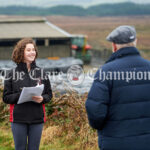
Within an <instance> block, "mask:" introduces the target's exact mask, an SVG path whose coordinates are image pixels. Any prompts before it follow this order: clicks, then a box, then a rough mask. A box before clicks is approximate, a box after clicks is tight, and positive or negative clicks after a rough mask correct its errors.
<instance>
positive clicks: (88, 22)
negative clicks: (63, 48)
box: [0, 16, 150, 150]
mask: <svg viewBox="0 0 150 150" xmlns="http://www.w3.org/2000/svg"><path fill="white" fill-rule="evenodd" d="M47 19H48V20H49V21H50V22H52V23H53V24H55V25H57V26H58V27H60V28H62V29H64V30H65V31H67V32H69V33H72V34H86V35H88V42H89V44H91V45H92V47H93V49H95V50H104V49H109V50H111V43H109V42H107V41H106V40H105V38H106V36H107V35H108V34H109V33H110V32H111V31H112V30H113V29H114V28H115V27H117V26H119V25H133V26H135V28H136V30H137V38H138V46H137V47H138V48H139V49H140V50H141V53H142V55H143V56H144V57H145V58H147V59H150V51H149V50H150V42H149V39H150V16H130V17H66V16H47ZM1 94H2V90H1V93H0V110H1V113H0V131H1V134H0V150H13V149H14V148H13V147H14V144H13V138H12V134H11V129H10V123H8V117H9V116H8V106H6V105H4V104H3V102H2V99H1ZM86 97H87V93H86V94H85V95H83V96H79V95H77V94H76V93H74V92H72V91H71V92H70V91H69V92H68V93H67V94H65V95H56V97H55V96H54V98H53V100H52V103H50V104H49V106H50V107H49V106H47V114H48V118H47V123H46V124H45V126H44V130H43V136H42V141H41V147H40V150H49V149H52V150H98V144H97V133H96V131H95V130H93V129H92V128H90V127H89V125H88V120H87V116H86V112H85V107H84V103H85V100H86ZM49 108H52V109H49Z"/></svg>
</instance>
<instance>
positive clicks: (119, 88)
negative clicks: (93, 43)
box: [86, 47, 150, 150]
mask: <svg viewBox="0 0 150 150" xmlns="http://www.w3.org/2000/svg"><path fill="white" fill-rule="evenodd" d="M111 72H112V73H113V74H111ZM104 73H105V74H104ZM119 73H120V78H119V77H117V76H119ZM123 73H124V77H123ZM106 74H107V76H106ZM116 74H117V75H116ZM86 110H87V113H88V119H89V123H90V125H91V126H92V127H93V128H95V129H97V130H98V136H99V146H100V149H101V150H150V61H148V60H145V59H143V58H142V57H141V56H140V54H139V51H138V50H137V49H136V48H134V47H126V48H122V49H120V50H118V51H117V52H115V53H113V54H112V56H111V57H110V59H109V60H108V61H107V63H106V64H104V65H103V66H102V68H101V69H99V70H98V71H97V73H96V75H95V81H94V83H93V85H92V87H91V89H90V92H89V94H88V99H87V101H86Z"/></svg>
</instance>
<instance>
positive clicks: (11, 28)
mask: <svg viewBox="0 0 150 150" xmlns="http://www.w3.org/2000/svg"><path fill="white" fill-rule="evenodd" d="M26 37H31V38H33V39H34V40H35V42H36V44H37V46H38V50H39V58H47V57H69V56H70V55H71V34H69V33H68V32H66V31H64V30H63V29H61V28H59V27H57V26H55V25H54V24H52V23H51V22H49V21H47V20H46V19H45V18H42V17H21V16H20V17H9V16H3V17H0V59H10V58H11V54H12V50H13V48H14V46H15V45H16V43H17V42H18V41H19V40H20V39H22V38H26Z"/></svg>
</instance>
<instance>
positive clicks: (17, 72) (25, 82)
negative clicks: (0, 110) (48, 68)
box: [3, 62, 52, 124]
mask: <svg viewBox="0 0 150 150" xmlns="http://www.w3.org/2000/svg"><path fill="white" fill-rule="evenodd" d="M38 83H39V84H44V90H43V93H42V96H43V101H42V102H41V103H36V102H33V101H31V102H26V103H22V104H17V102H18V100H19V96H20V94H21V90H22V88H23V87H33V86H36V85H37V84H38ZM51 98H52V90H51V85H50V81H49V78H48V76H46V74H45V73H44V72H43V70H42V69H40V68H39V67H37V66H36V63H35V62H32V64H31V70H30V72H28V70H27V66H26V63H19V64H18V65H17V67H16V68H15V69H13V70H11V71H10V72H9V73H8V75H7V76H6V79H5V82H4V92H3V101H4V102H5V103H7V104H10V121H11V122H14V123H28V124H32V123H43V122H45V121H46V116H45V103H48V102H49V101H50V100H51Z"/></svg>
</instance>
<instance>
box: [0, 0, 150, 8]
mask: <svg viewBox="0 0 150 150" xmlns="http://www.w3.org/2000/svg"><path fill="white" fill-rule="evenodd" d="M117 2H118V3H120V2H134V3H141V4H146V3H150V0H0V6H10V5H23V6H40V7H51V6H55V5H79V6H83V7H89V6H91V5H97V4H104V3H117Z"/></svg>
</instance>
